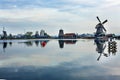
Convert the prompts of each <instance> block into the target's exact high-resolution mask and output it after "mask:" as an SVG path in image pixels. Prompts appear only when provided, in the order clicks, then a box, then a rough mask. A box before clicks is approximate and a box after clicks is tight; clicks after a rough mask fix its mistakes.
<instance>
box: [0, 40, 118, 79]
mask: <svg viewBox="0 0 120 80" xmlns="http://www.w3.org/2000/svg"><path fill="white" fill-rule="evenodd" d="M116 42H117V44H116V45H117V46H116V48H117V50H116V52H115V50H113V53H112V52H111V53H109V52H108V51H109V50H108V48H109V47H108V46H109V44H108V42H104V41H101V42H100V43H99V41H98V42H97V41H96V43H95V41H94V40H85V39H84V40H82V39H80V40H65V41H64V40H12V41H11V40H8V41H0V79H5V80H119V79H120V72H119V70H120V63H119V61H120V51H119V48H120V47H119V45H120V41H118V40H116ZM113 43H114V41H113ZM114 47H115V46H114Z"/></svg>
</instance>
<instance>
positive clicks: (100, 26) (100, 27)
mask: <svg viewBox="0 0 120 80" xmlns="http://www.w3.org/2000/svg"><path fill="white" fill-rule="evenodd" d="M96 18H97V20H98V21H99V23H98V24H97V25H96V27H95V28H96V29H97V30H96V33H95V37H103V36H105V34H106V31H107V30H106V29H105V27H104V26H103V25H104V24H105V23H106V22H107V21H108V20H105V21H103V22H101V21H100V19H99V17H98V16H97V17H96Z"/></svg>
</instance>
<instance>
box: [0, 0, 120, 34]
mask: <svg viewBox="0 0 120 80" xmlns="http://www.w3.org/2000/svg"><path fill="white" fill-rule="evenodd" d="M119 4H120V1H114V0H59V1H58V0H34V1H33V0H12V1H11V0H1V1H0V14H1V15H0V21H1V22H0V23H1V24H2V22H4V23H5V22H6V24H7V23H9V22H10V23H11V24H12V23H14V24H15V22H16V23H21V22H26V24H27V23H28V24H29V22H32V23H33V24H36V23H42V24H44V25H48V27H51V26H54V29H56V28H59V27H57V26H62V28H66V29H68V30H69V31H73V30H74V32H81V33H83V32H91V33H93V31H94V30H92V29H94V26H95V25H96V24H97V23H98V22H97V20H96V18H95V17H96V16H100V18H101V17H102V18H103V20H104V18H105V19H106V18H107V19H108V20H110V21H111V22H110V23H109V24H110V25H111V26H112V27H113V26H116V27H118V25H120V24H119V22H118V21H119V20H120V18H119V17H118V16H119V13H120V11H119V9H120V6H119ZM2 25H5V24H2ZM7 26H9V25H7ZM18 26H20V24H19V25H18ZM21 26H24V27H25V25H22V24H21ZM68 26H69V28H68ZM83 26H84V27H83ZM88 26H89V27H88ZM34 27H35V26H34ZM35 28H36V27H35ZM112 30H113V31H114V32H116V33H118V32H119V31H118V29H116V28H113V29H112Z"/></svg>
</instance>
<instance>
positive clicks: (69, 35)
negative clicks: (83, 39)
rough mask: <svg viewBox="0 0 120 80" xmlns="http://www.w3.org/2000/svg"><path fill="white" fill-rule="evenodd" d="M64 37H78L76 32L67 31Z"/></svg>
mask: <svg viewBox="0 0 120 80" xmlns="http://www.w3.org/2000/svg"><path fill="white" fill-rule="evenodd" d="M64 38H67V39H75V38H76V34H75V33H66V34H64Z"/></svg>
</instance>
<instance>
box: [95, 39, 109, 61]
mask: <svg viewBox="0 0 120 80" xmlns="http://www.w3.org/2000/svg"><path fill="white" fill-rule="evenodd" d="M95 43H96V46H97V47H96V51H97V52H98V53H99V54H100V55H99V57H98V58H97V60H98V61H99V59H100V58H101V56H102V54H103V55H104V56H106V57H108V54H106V53H104V50H105V48H106V44H105V40H101V39H95Z"/></svg>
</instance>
